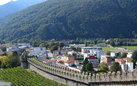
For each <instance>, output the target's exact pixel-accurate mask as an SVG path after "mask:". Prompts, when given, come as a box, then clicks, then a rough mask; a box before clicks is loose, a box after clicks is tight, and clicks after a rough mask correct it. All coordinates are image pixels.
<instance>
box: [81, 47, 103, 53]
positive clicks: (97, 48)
mask: <svg viewBox="0 0 137 86" xmlns="http://www.w3.org/2000/svg"><path fill="white" fill-rule="evenodd" d="M90 50H102V48H101V47H82V48H81V52H82V53H90Z"/></svg>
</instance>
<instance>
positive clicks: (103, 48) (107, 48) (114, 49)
mask: <svg viewBox="0 0 137 86" xmlns="http://www.w3.org/2000/svg"><path fill="white" fill-rule="evenodd" d="M102 50H104V52H105V53H106V52H107V51H111V52H121V53H122V52H127V51H122V50H120V49H116V48H111V47H102Z"/></svg>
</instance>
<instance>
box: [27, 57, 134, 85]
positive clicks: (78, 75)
mask: <svg viewBox="0 0 137 86" xmlns="http://www.w3.org/2000/svg"><path fill="white" fill-rule="evenodd" d="M39 62H40V63H42V62H41V61H39ZM28 63H29V66H30V69H31V70H32V71H35V72H37V73H39V74H40V75H42V76H44V77H46V78H49V79H51V80H54V81H56V82H59V83H62V84H66V85H69V86H137V70H134V71H133V72H128V73H126V72H122V73H120V72H117V73H114V72H113V73H110V72H109V73H105V74H91V73H87V72H83V73H82V72H77V71H74V70H71V69H68V68H66V67H60V66H57V65H50V64H45V63H42V64H44V65H40V64H37V63H36V62H34V61H32V60H30V59H28Z"/></svg>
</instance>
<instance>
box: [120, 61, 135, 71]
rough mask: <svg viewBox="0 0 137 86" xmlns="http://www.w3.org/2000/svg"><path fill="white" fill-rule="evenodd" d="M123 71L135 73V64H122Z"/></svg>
mask: <svg viewBox="0 0 137 86" xmlns="http://www.w3.org/2000/svg"><path fill="white" fill-rule="evenodd" d="M121 69H122V71H133V70H134V69H133V62H125V63H123V64H121Z"/></svg>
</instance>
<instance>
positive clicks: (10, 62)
mask: <svg viewBox="0 0 137 86" xmlns="http://www.w3.org/2000/svg"><path fill="white" fill-rule="evenodd" d="M19 65H20V62H19V58H18V57H17V55H15V54H14V53H11V54H9V55H7V56H3V57H1V67H2V68H12V67H17V66H19Z"/></svg>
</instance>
